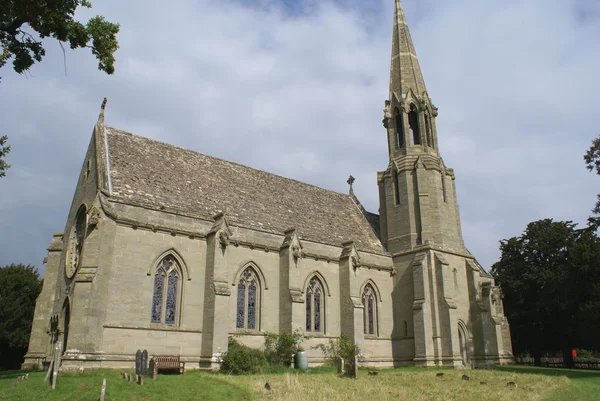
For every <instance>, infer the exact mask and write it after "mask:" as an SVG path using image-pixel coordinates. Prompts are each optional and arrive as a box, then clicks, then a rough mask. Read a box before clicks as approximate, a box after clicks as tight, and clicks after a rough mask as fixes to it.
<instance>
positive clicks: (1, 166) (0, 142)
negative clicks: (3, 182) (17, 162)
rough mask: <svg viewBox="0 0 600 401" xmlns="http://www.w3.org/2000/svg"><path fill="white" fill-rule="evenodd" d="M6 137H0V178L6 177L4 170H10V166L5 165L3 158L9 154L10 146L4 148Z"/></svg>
mask: <svg viewBox="0 0 600 401" xmlns="http://www.w3.org/2000/svg"><path fill="white" fill-rule="evenodd" d="M7 139H8V137H7V136H6V135H4V136H1V137H0V177H4V176H5V175H6V170H7V169H8V168H10V164H6V162H5V161H4V160H2V159H3V158H5V157H6V155H7V154H8V153H9V152H10V146H4V145H5V144H6V140H7Z"/></svg>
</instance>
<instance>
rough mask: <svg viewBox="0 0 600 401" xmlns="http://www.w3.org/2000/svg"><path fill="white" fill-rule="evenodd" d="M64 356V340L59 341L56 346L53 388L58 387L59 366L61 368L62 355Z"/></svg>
mask: <svg viewBox="0 0 600 401" xmlns="http://www.w3.org/2000/svg"><path fill="white" fill-rule="evenodd" d="M61 356H62V341H57V342H56V346H55V348H54V361H53V362H52V365H53V366H52V390H54V389H55V388H56V379H57V378H58V368H60V357H61Z"/></svg>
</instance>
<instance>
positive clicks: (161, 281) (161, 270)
mask: <svg viewBox="0 0 600 401" xmlns="http://www.w3.org/2000/svg"><path fill="white" fill-rule="evenodd" d="M180 296H181V267H180V266H179V263H178V262H177V260H176V259H175V258H174V257H173V256H171V255H167V256H165V257H164V258H163V259H162V260H161V262H160V263H159V265H158V267H157V269H156V272H155V274H154V291H153V296H152V320H151V322H152V323H163V324H169V325H174V324H177V320H178V318H177V316H178V313H179V310H178V309H179V298H180Z"/></svg>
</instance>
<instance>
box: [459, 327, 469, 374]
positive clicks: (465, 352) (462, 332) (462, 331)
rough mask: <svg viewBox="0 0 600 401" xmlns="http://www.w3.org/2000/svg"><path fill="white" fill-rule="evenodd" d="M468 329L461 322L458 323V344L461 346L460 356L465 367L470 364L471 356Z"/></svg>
mask: <svg viewBox="0 0 600 401" xmlns="http://www.w3.org/2000/svg"><path fill="white" fill-rule="evenodd" d="M468 338H469V337H468V336H467V329H466V327H465V326H464V325H463V324H461V323H459V324H458V344H459V346H460V357H461V359H462V362H463V365H464V366H465V367H468V366H470V356H469V343H468Z"/></svg>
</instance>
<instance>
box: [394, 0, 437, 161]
mask: <svg viewBox="0 0 600 401" xmlns="http://www.w3.org/2000/svg"><path fill="white" fill-rule="evenodd" d="M394 1H395V2H396V6H395V9H394V29H393V36H392V60H391V66H390V97H389V100H387V101H386V102H385V110H384V113H385V114H384V120H383V125H384V126H385V127H386V128H387V130H388V149H389V157H390V162H391V161H393V160H397V159H398V158H399V157H403V156H406V155H410V154H415V155H417V154H421V153H422V152H423V151H426V152H427V153H428V154H431V155H432V156H437V157H439V153H438V151H437V132H436V127H435V117H436V116H437V109H436V108H435V106H433V104H432V103H431V99H430V98H429V95H428V94H427V89H426V88H425V81H424V80H423V73H422V72H421V67H420V66H419V60H418V59H417V53H416V51H415V46H414V45H413V41H412V38H411V36H410V32H409V29H408V24H407V22H406V16H405V14H404V10H403V9H402V4H401V3H400V0H394Z"/></svg>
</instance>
